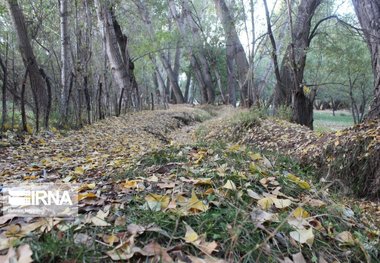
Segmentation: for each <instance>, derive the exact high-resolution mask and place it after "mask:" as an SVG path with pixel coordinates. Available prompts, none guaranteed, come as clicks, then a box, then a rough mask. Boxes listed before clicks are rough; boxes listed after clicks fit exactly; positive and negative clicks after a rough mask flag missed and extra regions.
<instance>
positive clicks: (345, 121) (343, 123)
mask: <svg viewBox="0 0 380 263" xmlns="http://www.w3.org/2000/svg"><path fill="white" fill-rule="evenodd" d="M353 125H354V121H353V119H352V116H351V113H349V112H346V111H337V112H336V113H335V116H333V114H332V111H314V129H315V131H317V132H331V131H337V130H342V129H345V128H348V127H351V126H353Z"/></svg>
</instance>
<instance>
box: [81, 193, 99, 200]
mask: <svg viewBox="0 0 380 263" xmlns="http://www.w3.org/2000/svg"><path fill="white" fill-rule="evenodd" d="M87 198H96V194H94V193H85V194H79V195H78V201H81V200H83V199H87Z"/></svg>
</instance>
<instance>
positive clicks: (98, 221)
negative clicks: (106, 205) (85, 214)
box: [91, 210, 111, 226]
mask: <svg viewBox="0 0 380 263" xmlns="http://www.w3.org/2000/svg"><path fill="white" fill-rule="evenodd" d="M108 214H109V211H108V212H103V210H99V211H98V213H97V214H96V216H93V217H92V218H91V223H92V224H93V225H95V226H110V225H111V224H110V223H108V222H107V221H106V219H105V218H106V217H107V216H108Z"/></svg>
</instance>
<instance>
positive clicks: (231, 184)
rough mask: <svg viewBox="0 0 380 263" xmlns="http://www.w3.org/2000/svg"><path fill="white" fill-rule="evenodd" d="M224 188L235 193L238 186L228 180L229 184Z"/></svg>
mask: <svg viewBox="0 0 380 263" xmlns="http://www.w3.org/2000/svg"><path fill="white" fill-rule="evenodd" d="M223 188H224V189H229V190H232V191H235V190H236V185H235V183H234V182H232V181H231V180H227V183H226V184H225V185H224V186H223Z"/></svg>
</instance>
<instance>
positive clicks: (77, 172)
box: [74, 166, 84, 175]
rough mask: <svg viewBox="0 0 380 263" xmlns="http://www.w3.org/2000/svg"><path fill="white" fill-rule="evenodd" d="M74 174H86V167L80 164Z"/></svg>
mask: <svg viewBox="0 0 380 263" xmlns="http://www.w3.org/2000/svg"><path fill="white" fill-rule="evenodd" d="M74 174H76V175H83V174H84V168H83V167H82V166H78V167H77V168H75V170H74Z"/></svg>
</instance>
